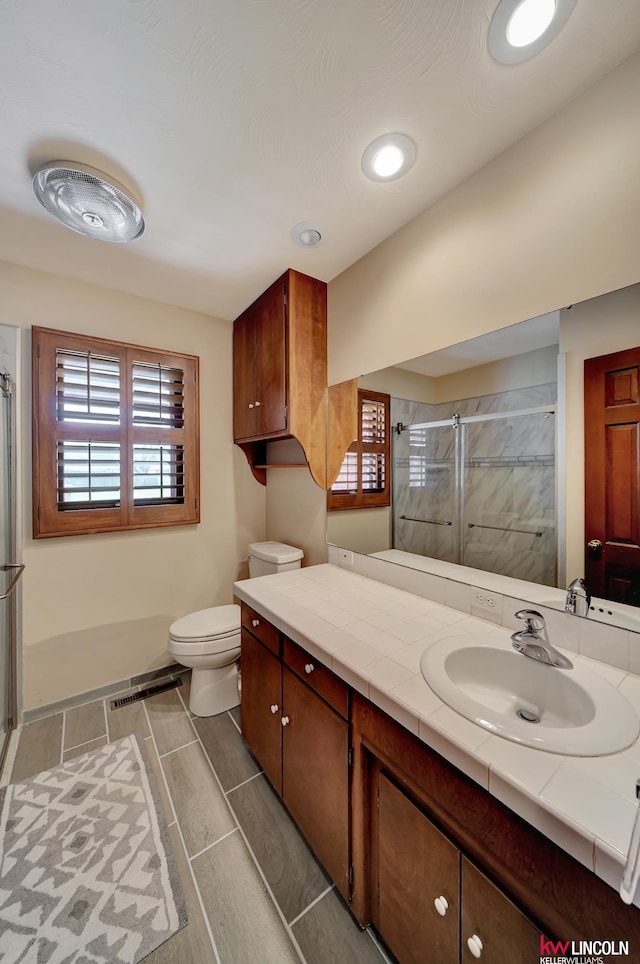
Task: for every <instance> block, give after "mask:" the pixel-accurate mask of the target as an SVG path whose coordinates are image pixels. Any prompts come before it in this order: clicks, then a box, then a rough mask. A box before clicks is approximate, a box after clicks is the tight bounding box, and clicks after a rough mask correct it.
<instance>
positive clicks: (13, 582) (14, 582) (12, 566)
mask: <svg viewBox="0 0 640 964" xmlns="http://www.w3.org/2000/svg"><path fill="white" fill-rule="evenodd" d="M0 569H1V570H2V571H3V572H8V571H9V570H10V569H17V570H18V571H17V573H16V574H15V576H14V577H13V579H12V580H11V584H10V586H9V588H8V589H7V591H6V592H5V593H3V595H2V596H0V599H8V598H9V596H10V595H11V593H12V592H13V590H14V589H15V588H16V586H17V584H18V579H19V578H20V576H21V575H22V571H23V569H24V565H20V563H16V562H14V563H11V562H9V563H7V565H6V566H0Z"/></svg>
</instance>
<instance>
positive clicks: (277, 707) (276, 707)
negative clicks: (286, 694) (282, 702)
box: [271, 703, 280, 713]
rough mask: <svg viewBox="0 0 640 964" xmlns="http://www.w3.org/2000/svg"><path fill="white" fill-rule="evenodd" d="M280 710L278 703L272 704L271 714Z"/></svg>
mask: <svg viewBox="0 0 640 964" xmlns="http://www.w3.org/2000/svg"><path fill="white" fill-rule="evenodd" d="M279 709H280V707H279V706H278V704H277V703H272V704H271V712H272V713H277V712H278V710H279Z"/></svg>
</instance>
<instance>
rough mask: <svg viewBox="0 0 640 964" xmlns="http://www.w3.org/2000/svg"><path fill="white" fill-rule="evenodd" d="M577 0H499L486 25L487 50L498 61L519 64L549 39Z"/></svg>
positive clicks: (563, 22)
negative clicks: (487, 27)
mask: <svg viewBox="0 0 640 964" xmlns="http://www.w3.org/2000/svg"><path fill="white" fill-rule="evenodd" d="M575 4H576V0H500V3H499V4H498V6H497V7H496V10H495V13H494V15H493V17H492V20H491V24H490V26H489V52H490V53H491V56H492V57H493V59H494V60H497V61H498V63H500V64H520V63H522V62H523V61H525V60H528V59H529V57H533V56H534V55H535V54H537V53H539V52H540V51H541V50H544V48H545V47H546V46H547V44H549V43H551V41H552V40H553V39H554V37H556V36H557V35H558V34H559V33H560V31H561V30H562V28H563V27H564V25H565V23H566V22H567V20H568V19H569V17H570V16H571V11H572V10H573V8H574V7H575Z"/></svg>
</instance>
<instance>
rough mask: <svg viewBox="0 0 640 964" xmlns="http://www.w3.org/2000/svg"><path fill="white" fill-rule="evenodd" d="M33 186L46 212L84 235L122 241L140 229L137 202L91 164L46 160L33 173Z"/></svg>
mask: <svg viewBox="0 0 640 964" xmlns="http://www.w3.org/2000/svg"><path fill="white" fill-rule="evenodd" d="M33 190H34V192H35V195H36V197H37V198H38V200H39V201H40V204H41V205H42V206H43V208H44V209H45V210H46V211H48V212H49V214H51V215H53V217H54V218H56V219H57V220H58V221H61V222H62V224H65V225H66V226H67V227H68V228H71V230H72V231H77V232H78V233H79V234H84V235H85V236H86V237H88V238H96V240H98V241H113V242H116V243H120V244H122V243H124V242H125V241H133V240H135V238H139V237H141V235H142V234H143V233H144V229H145V223H144V218H143V216H142V211H141V210H140V207H139V206H138V204H137V203H136V202H135V201H134V200H133V199H132V198H131V197H130V196H129V195H128V194H127V192H126V190H125V188H124V187H123V186H122V185H121V184H118V182H117V181H114V180H113V179H108V178H107V176H106V175H105V174H103V173H102V172H101V171H96V170H94V168H92V167H86V166H85V165H84V164H75V163H73V162H69V161H50V162H49V163H47V164H44V165H43V166H42V167H41V168H40V169H39V170H38V171H37V173H36V174H35V176H34V178H33Z"/></svg>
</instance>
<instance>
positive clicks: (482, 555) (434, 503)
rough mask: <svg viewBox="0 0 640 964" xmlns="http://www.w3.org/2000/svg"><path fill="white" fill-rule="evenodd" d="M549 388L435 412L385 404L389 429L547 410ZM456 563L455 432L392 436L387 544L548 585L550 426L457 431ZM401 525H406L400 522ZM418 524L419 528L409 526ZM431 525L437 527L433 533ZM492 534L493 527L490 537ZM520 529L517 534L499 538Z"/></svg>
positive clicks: (431, 407)
mask: <svg viewBox="0 0 640 964" xmlns="http://www.w3.org/2000/svg"><path fill="white" fill-rule="evenodd" d="M556 396H557V386H556V383H555V382H552V383H548V384H545V385H539V386H536V387H533V388H527V389H519V390H517V391H509V392H500V393H496V394H493V395H483V396H479V397H477V398H467V399H458V400H456V401H452V402H446V403H442V404H437V405H436V404H426V403H420V402H414V401H408V400H405V399H396V398H394V399H392V401H391V421H392V424H394V425H395V424H397V423H398V422H402V423H403V424H405V425H407V424H409V425H411V424H415V423H420V422H429V421H436V420H441V419H448V418H451V417H452V416H453V414H454V413H456V412H457V413H459V414H460V415H476V414H488V413H491V412H506V411H514V410H517V409H524V408H532V407H536V406H539V405H546V404H550V403H552V402H555V400H556ZM462 431H464V444H465V462H464V469H463V472H462V483H463V490H464V495H463V498H464V518H463V520H462V525H463V532H462V553H463V555H462V558H460V537H459V533H458V528H457V506H456V499H457V498H459V495H458V494H457V493H456V486H455V480H456V470H455V434H456V433H455V431H454V430H453V429H452V428H451V427H449V426H445V427H441V428H435V429H416V430H414V431H408V432H404V433H402V434H401V435H397V434H395V435H394V440H393V444H394V454H393V505H394V533H395V538H394V545H395V547H396V548H398V549H403V550H405V551H407V552H415V553H418V554H420V555H425V556H431V557H433V558H436V559H442V560H444V561H446V562H463V563H464V564H465V565H467V566H471V567H473V568H475V569H483V570H487V571H491V572H497V573H502V574H503V575H509V576H513V577H515V578H517V579H526V580H528V581H530V582H539V583H542V584H545V585H553V584H554V583H555V574H556V552H555V422H554V419H553V418H546V417H545V416H543V415H535V416H530V417H527V418H515V419H504V420H499V421H495V422H481V423H474V424H471V425H467V426H464V428H463V429H462ZM403 517H406V518H403ZM415 519H425V520H430V521H428V522H415V521H410V520H415ZM438 523H440V524H438ZM492 527H495V528H492ZM504 529H512V530H514V529H520V530H524V531H521V532H514V531H511V532H505V531H504Z"/></svg>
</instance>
